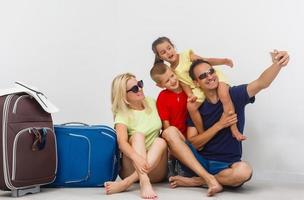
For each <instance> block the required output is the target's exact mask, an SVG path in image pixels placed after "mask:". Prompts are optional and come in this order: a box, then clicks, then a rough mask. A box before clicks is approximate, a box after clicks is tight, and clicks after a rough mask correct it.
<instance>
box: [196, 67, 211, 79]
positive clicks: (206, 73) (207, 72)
mask: <svg viewBox="0 0 304 200" xmlns="http://www.w3.org/2000/svg"><path fill="white" fill-rule="evenodd" d="M214 72H215V69H213V68H212V67H210V68H209V69H208V70H207V71H206V72H204V73H202V74H201V75H199V77H198V78H199V79H200V80H203V79H205V78H207V76H208V75H212V74H214Z"/></svg>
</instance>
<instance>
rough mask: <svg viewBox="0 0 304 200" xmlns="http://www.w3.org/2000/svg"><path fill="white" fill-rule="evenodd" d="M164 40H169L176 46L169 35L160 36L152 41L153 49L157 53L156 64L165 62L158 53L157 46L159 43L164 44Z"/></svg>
mask: <svg viewBox="0 0 304 200" xmlns="http://www.w3.org/2000/svg"><path fill="white" fill-rule="evenodd" d="M164 42H168V43H169V44H171V45H172V46H173V47H174V44H173V43H172V42H171V41H170V39H169V38H167V37H159V38H157V39H156V40H154V42H153V43H152V51H153V53H154V54H155V60H154V64H157V63H164V61H163V60H162V59H160V58H159V55H158V53H157V50H156V46H157V45H159V44H162V43H164Z"/></svg>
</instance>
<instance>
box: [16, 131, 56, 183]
mask: <svg viewBox="0 0 304 200" xmlns="http://www.w3.org/2000/svg"><path fill="white" fill-rule="evenodd" d="M33 128H36V129H42V128H44V129H46V130H49V131H51V132H53V130H52V129H51V128H49V127H30V128H25V129H22V130H21V131H19V132H18V133H17V134H16V137H15V139H14V144H13V166H12V168H13V169H12V180H13V181H14V180H15V178H16V160H17V158H16V156H17V142H18V139H19V137H20V135H21V134H23V133H24V132H27V131H29V133H30V134H31V132H30V130H31V129H33ZM54 135H55V134H54ZM53 173H54V174H56V170H55V171H54V172H53Z"/></svg>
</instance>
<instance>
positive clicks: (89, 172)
mask: <svg viewBox="0 0 304 200" xmlns="http://www.w3.org/2000/svg"><path fill="white" fill-rule="evenodd" d="M69 135H70V136H73V137H79V138H84V139H86V140H87V142H88V144H89V153H88V172H87V175H86V177H84V178H82V179H78V180H71V181H65V183H66V184H68V183H78V182H82V181H86V180H88V179H89V177H90V174H91V143H90V140H89V138H87V137H85V136H82V135H77V134H73V133H69Z"/></svg>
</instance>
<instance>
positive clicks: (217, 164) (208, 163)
mask: <svg viewBox="0 0 304 200" xmlns="http://www.w3.org/2000/svg"><path fill="white" fill-rule="evenodd" d="M186 144H187V145H188V146H189V148H190V149H191V151H192V153H193V155H194V156H195V158H196V159H197V161H198V162H199V163H200V164H201V165H202V166H203V167H204V168H205V169H206V171H208V172H209V173H210V174H213V175H215V174H218V173H219V172H221V171H222V170H224V169H227V168H230V166H231V165H232V164H233V163H228V162H221V161H214V160H207V159H205V158H203V156H202V155H200V154H199V152H198V151H197V150H196V149H195V148H194V147H193V145H192V144H191V143H190V142H188V141H186ZM175 168H176V169H177V170H176V171H177V175H180V176H186V177H193V176H197V175H196V174H195V173H194V172H193V171H192V170H191V169H189V168H188V167H187V166H185V165H184V164H182V163H181V162H180V161H177V162H176V166H175Z"/></svg>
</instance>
